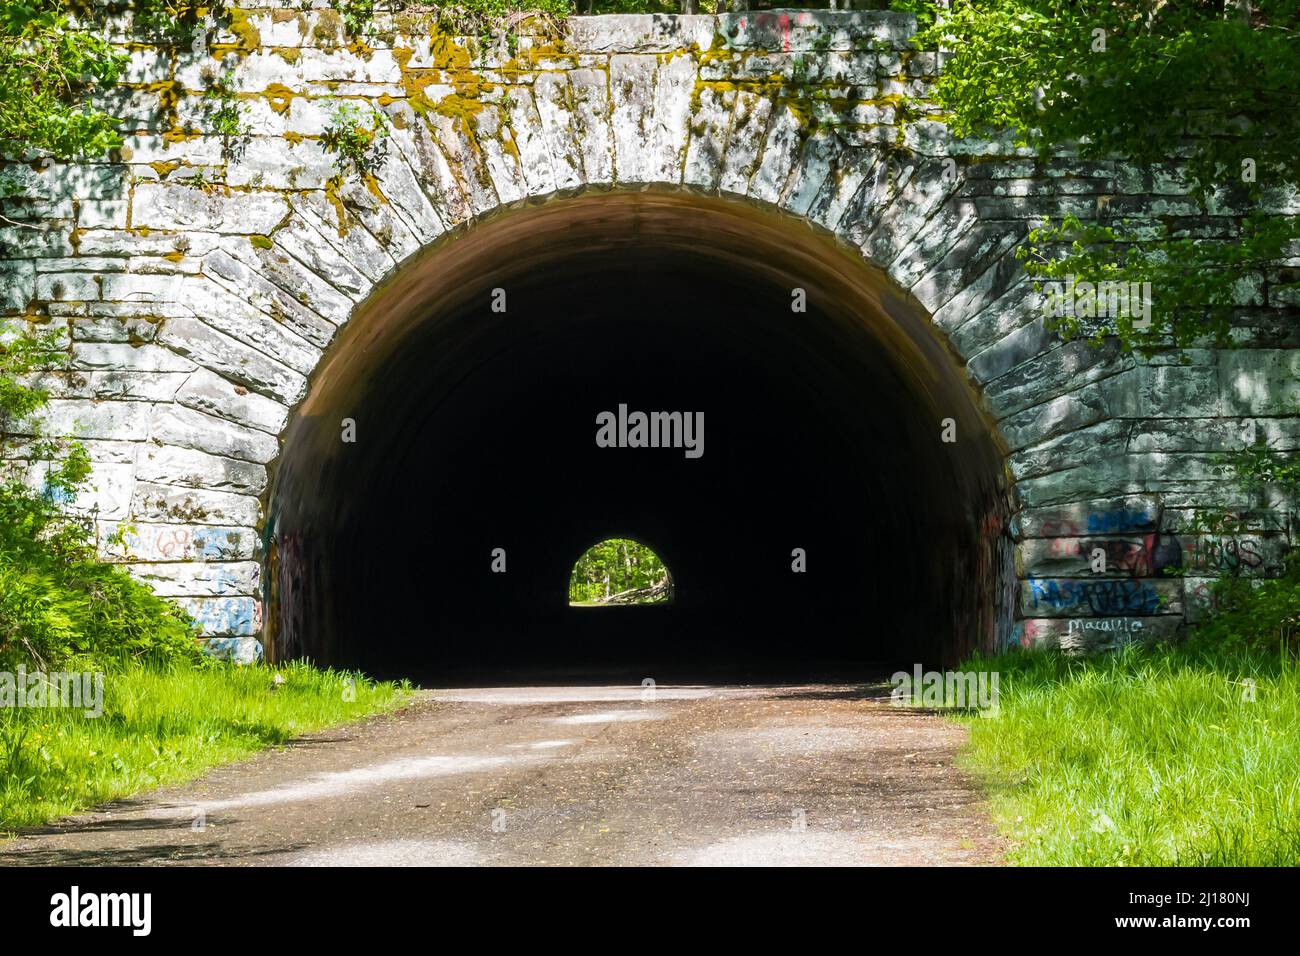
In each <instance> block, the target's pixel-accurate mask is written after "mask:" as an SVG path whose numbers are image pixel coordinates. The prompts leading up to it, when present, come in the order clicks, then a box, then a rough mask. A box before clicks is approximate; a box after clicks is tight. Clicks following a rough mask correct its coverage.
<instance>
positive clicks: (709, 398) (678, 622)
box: [266, 191, 1014, 678]
mask: <svg viewBox="0 0 1300 956" xmlns="http://www.w3.org/2000/svg"><path fill="white" fill-rule="evenodd" d="M638 410H640V411H643V412H661V411H666V412H673V413H680V416H681V417H680V418H679V419H678V420H677V423H678V430H677V432H676V436H677V437H676V439H675V440H674V439H673V433H672V432H671V431H665V432H664V434H665V436H667V437H666V438H665V440H664V441H655V442H653V443H651V442H650V441H649V440H648V439H647V438H645V436H643V440H642V441H640V442H638V441H635V440H633V436H632V434H631V432H632V427H633V426H634V425H635V422H634V421H633V422H631V424H629V419H630V418H631V415H632V414H633V413H634V412H636V411H638ZM345 419H350V420H351V421H352V422H353V423H355V439H356V440H355V441H353V442H347V441H343V440H342V438H341V427H342V426H341V423H342V422H343V421H344V420H345ZM611 420H612V421H614V422H616V423H617V424H616V425H615V426H614V431H613V432H610V431H607V430H606V431H605V432H604V434H603V436H602V428H603V427H605V426H608V425H609V423H610V422H611ZM687 426H689V427H687ZM665 428H667V425H665ZM945 431H946V432H948V435H947V437H954V438H955V440H954V441H945V440H944V437H945V435H944V433H945ZM1002 467H1003V466H1002V455H1001V453H1000V449H999V447H998V442H997V439H996V437H995V436H994V434H993V432H992V431H991V429H990V428H989V426H988V424H987V422H986V420H985V418H984V416H983V415H982V414H981V412H980V410H979V406H978V398H977V396H976V395H975V394H974V393H973V392H972V390H971V389H970V388H969V386H968V385H967V383H966V382H965V380H964V377H963V374H962V371H961V368H960V365H959V363H958V362H957V361H956V359H955V358H954V357H953V356H952V354H951V353H950V352H949V351H948V348H947V346H946V344H945V343H944V342H943V341H942V339H941V338H940V337H939V336H938V335H937V334H936V333H935V332H934V330H933V329H932V327H930V326H929V324H928V320H927V318H926V317H925V316H924V315H923V314H922V313H921V312H920V310H919V309H918V308H917V307H916V306H915V304H914V303H913V302H911V301H910V300H909V299H907V298H906V297H905V295H904V294H902V293H901V292H899V291H898V290H896V289H895V288H893V287H892V285H891V284H890V283H889V281H888V280H887V279H886V278H885V277H883V276H882V275H880V274H879V273H878V272H876V271H875V270H872V269H870V268H868V267H867V266H866V265H865V264H863V263H862V261H861V260H860V259H859V258H858V256H857V252H856V250H847V249H845V248H843V247H841V246H837V245H835V244H834V243H833V242H832V241H831V240H830V239H829V238H827V237H825V236H823V235H821V234H817V233H814V232H813V231H812V230H811V229H810V228H809V227H808V226H807V225H806V224H805V223H803V222H802V221H799V220H795V219H793V218H791V217H787V216H783V215H778V214H776V213H774V212H769V211H766V210H759V209H757V208H755V207H753V206H751V205H748V204H741V203H738V202H731V201H724V200H719V199H704V198H701V197H697V196H690V195H686V194H681V193H668V192H664V193H657V192H653V191H651V192H644V193H613V194H604V195H599V194H598V195H590V196H583V197H579V198H569V199H562V200H555V201H552V202H549V203H545V204H541V205H538V206H534V207H529V208H524V209H517V210H512V211H507V212H503V213H501V214H500V215H497V216H493V217H489V218H488V219H487V220H485V221H483V222H480V223H478V224H476V225H475V226H474V227H473V228H471V229H469V230H466V231H464V232H463V233H462V234H459V235H457V236H456V237H454V238H452V239H450V240H447V241H445V242H441V243H439V244H438V245H436V246H435V247H434V248H432V249H430V250H428V251H427V252H426V253H425V254H424V255H422V256H421V257H420V258H419V260H418V261H416V262H412V263H408V264H407V265H406V266H404V267H403V269H402V270H401V271H400V272H399V273H398V275H397V277H396V278H395V279H394V280H393V281H391V282H390V283H388V285H387V286H385V287H383V288H382V289H381V290H380V291H378V292H376V293H375V294H374V295H373V296H372V297H371V299H370V300H369V301H368V302H367V303H366V304H364V305H363V307H362V308H361V309H359V311H358V314H357V315H356V316H355V317H354V319H353V320H352V322H351V324H350V325H349V326H348V327H347V328H345V329H344V332H343V334H342V335H341V336H340V338H339V341H338V342H337V343H336V344H335V346H334V347H333V350H332V351H331V353H330V355H329V356H328V357H327V360H326V362H325V363H324V365H323V367H322V369H321V370H319V371H318V373H317V376H316V379H315V380H314V382H313V389H312V393H311V395H310V396H309V397H308V399H307V400H306V402H305V403H304V405H303V407H302V408H301V409H300V411H299V414H298V415H297V417H296V419H295V421H294V422H293V423H292V425H291V428H290V430H289V433H288V435H287V436H286V441H285V448H284V453H283V457H282V459H281V462H280V466H279V471H278V475H277V477H276V481H275V484H274V487H273V490H272V497H271V501H270V508H269V514H270V518H269V523H268V539H269V547H268V562H269V565H270V567H269V569H268V574H267V575H266V579H267V582H268V595H267V596H268V607H269V609H270V610H269V616H270V620H269V622H268V623H269V635H268V636H269V642H270V644H269V646H270V651H271V653H272V654H273V655H274V656H275V657H277V658H280V659H288V658H293V657H302V656H306V657H310V658H312V659H314V660H316V661H318V662H320V663H328V664H339V665H348V666H355V667H361V668H364V669H366V670H369V671H371V672H374V673H379V674H412V675H415V676H422V677H425V678H428V677H430V676H431V675H437V674H439V673H451V672H453V671H461V670H463V669H465V668H473V669H476V670H478V671H480V672H483V673H485V674H504V673H505V672H506V671H508V670H510V669H511V668H514V667H523V666H530V667H536V666H545V667H552V668H569V669H574V670H582V669H586V668H602V667H619V668H625V669H627V670H628V671H630V672H632V673H636V672H637V671H638V670H645V671H646V673H652V672H653V671H652V670H650V669H651V668H654V667H663V666H667V665H674V664H675V665H681V666H687V667H689V666H694V665H697V664H698V665H699V666H701V667H703V666H706V665H710V666H711V665H715V664H725V665H727V666H730V667H733V668H735V669H737V670H738V671H745V670H746V669H753V668H759V667H761V666H772V667H776V668H777V669H778V670H783V671H784V670H789V671H791V672H793V671H794V670H803V669H806V668H808V667H811V666H813V665H815V664H817V663H818V662H839V663H840V664H848V665H851V666H861V667H864V668H865V667H867V666H869V665H870V664H872V663H873V662H881V663H911V662H940V661H951V660H953V659H955V658H956V657H957V656H959V655H960V654H962V653H965V652H967V651H969V650H971V649H973V648H975V647H980V646H991V644H992V642H993V640H994V638H995V632H996V631H997V630H998V628H1000V627H1005V619H1006V618H1007V617H1008V616H1009V614H1010V609H1009V597H1008V588H1007V582H1008V580H1014V574H1013V570H1012V569H1011V568H1010V567H1009V559H1008V557H1007V555H1008V554H1009V551H1008V549H1007V540H1006V538H1005V535H1004V534H1003V531H1002V529H1003V516H1004V515H1005V514H1006V504H1007V503H1006V500H1005V479H1004V475H1003V472H1002ZM610 536H614V537H626V538H633V539H636V540H643V541H649V542H653V543H654V551H655V553H656V554H657V555H658V556H659V557H660V558H661V559H662V561H663V563H664V564H665V565H666V566H667V567H668V568H671V569H672V577H673V582H674V584H675V588H676V589H675V593H674V596H673V600H672V601H671V602H669V603H665V604H662V605H658V606H655V607H636V608H609V609H607V610H606V611H605V612H602V613H599V614H596V613H590V612H589V610H588V609H583V608H571V607H570V606H569V602H568V600H567V599H566V587H567V586H568V585H569V583H570V575H571V571H572V562H573V561H574V556H575V555H579V554H582V553H583V551H584V549H586V548H587V547H589V546H590V544H591V542H592V541H597V540H602V539H603V538H606V537H610ZM721 542H725V548H720V543H721Z"/></svg>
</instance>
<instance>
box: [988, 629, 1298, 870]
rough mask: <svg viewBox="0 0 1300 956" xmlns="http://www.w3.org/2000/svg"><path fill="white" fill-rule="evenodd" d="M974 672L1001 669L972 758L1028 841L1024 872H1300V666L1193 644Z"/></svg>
mask: <svg viewBox="0 0 1300 956" xmlns="http://www.w3.org/2000/svg"><path fill="white" fill-rule="evenodd" d="M965 669H966V670H989V671H996V672H999V673H1000V674H1001V677H1000V687H999V691H1000V694H999V697H1000V699H999V705H1000V713H999V715H998V716H997V717H993V718H978V717H973V718H970V719H969V725H970V743H969V745H968V748H967V750H966V752H965V754H964V757H963V761H964V764H965V766H966V768H967V769H969V770H972V771H974V772H975V773H976V774H977V775H978V776H979V777H980V778H982V779H983V780H984V781H985V783H986V785H987V786H988V788H989V789H990V791H991V793H992V795H993V811H994V816H995V818H996V820H997V822H998V824H999V826H1000V827H1001V829H1002V830H1003V832H1004V833H1006V834H1007V835H1008V836H1010V837H1011V838H1012V839H1013V840H1015V841H1016V845H1015V848H1014V849H1013V850H1012V851H1011V853H1010V855H1009V862H1011V863H1016V864H1022V865H1066V866H1089V865H1112V866H1115V865H1133V866H1184V865H1192V866H1294V865H1297V863H1300V664H1297V663H1296V662H1294V661H1288V660H1286V659H1285V658H1284V657H1283V656H1282V655H1281V654H1279V653H1277V652H1267V651H1258V650H1256V651H1251V650H1247V649H1240V648H1238V649H1227V650H1223V649H1220V650H1214V649H1207V648H1205V647H1203V646H1201V647H1198V646H1195V645H1189V644H1182V645H1173V646H1155V647H1138V646H1134V647H1130V648H1128V649H1126V650H1124V651H1121V652H1117V653H1115V654H1111V655H1107V656H1104V657H1099V658H1093V659H1087V660H1080V659H1071V658H1068V657H1065V656H1062V655H1059V654H1055V653H1046V652H1031V653H1012V654H1008V655H1004V656H1000V657H996V658H987V659H981V660H975V661H971V662H969V663H968V664H967V665H966V668H965ZM1250 681H1253V682H1254V683H1253V698H1254V699H1253V700H1252V699H1251V696H1252V695H1251V684H1250V683H1249V682H1250Z"/></svg>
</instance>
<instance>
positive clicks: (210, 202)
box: [131, 183, 289, 235]
mask: <svg viewBox="0 0 1300 956" xmlns="http://www.w3.org/2000/svg"><path fill="white" fill-rule="evenodd" d="M288 212H289V206H288V204H287V203H286V202H285V200H284V197H283V196H280V195H279V194H277V193H273V192H248V193H240V192H224V193H223V192H216V191H213V192H208V191H206V190H203V189H197V188H194V187H192V186H171V185H166V184H161V183H158V184H155V183H141V184H140V185H138V186H137V187H136V189H135V196H134V198H133V200H132V206H131V220H132V225H134V226H136V227H137V228H138V227H140V226H144V227H145V228H148V229H197V230H200V231H208V232H238V233H243V234H245V235H252V234H265V233H268V232H270V231H271V230H272V229H274V228H275V227H276V225H277V224H279V222H280V220H282V219H283V218H284V217H285V216H286V215H287V214H288Z"/></svg>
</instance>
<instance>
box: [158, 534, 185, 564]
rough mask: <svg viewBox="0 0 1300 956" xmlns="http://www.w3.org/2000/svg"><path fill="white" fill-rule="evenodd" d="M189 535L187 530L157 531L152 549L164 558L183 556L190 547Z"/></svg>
mask: <svg viewBox="0 0 1300 956" xmlns="http://www.w3.org/2000/svg"><path fill="white" fill-rule="evenodd" d="M190 538H191V533H190V531H189V530H188V529H187V528H178V529H176V530H175V531H159V532H158V537H157V538H155V539H154V547H155V548H156V549H157V551H158V553H159V554H161V555H162V556H163V557H164V558H170V557H173V556H176V555H180V554H184V553H185V552H186V551H187V550H188V549H189V546H190Z"/></svg>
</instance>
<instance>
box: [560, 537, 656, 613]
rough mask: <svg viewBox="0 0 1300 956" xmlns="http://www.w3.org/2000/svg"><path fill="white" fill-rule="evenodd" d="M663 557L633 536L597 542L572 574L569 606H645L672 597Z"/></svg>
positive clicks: (574, 566)
mask: <svg viewBox="0 0 1300 956" xmlns="http://www.w3.org/2000/svg"><path fill="white" fill-rule="evenodd" d="M673 590H674V588H673V577H672V574H670V573H669V571H668V567H667V565H665V564H664V562H663V559H661V558H660V557H659V555H657V554H655V553H654V551H653V550H651V549H650V548H649V547H647V546H646V545H644V544H642V543H641V542H640V541H636V540H634V539H632V538H608V539H606V540H604V541H598V542H596V543H595V544H593V545H592V546H591V547H590V548H588V549H587V550H586V551H584V552H582V555H581V557H579V558H578V560H577V561H576V562H574V565H573V570H572V571H571V572H570V573H569V607H642V606H645V605H647V604H667V603H669V602H670V601H671V600H672V599H673Z"/></svg>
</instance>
